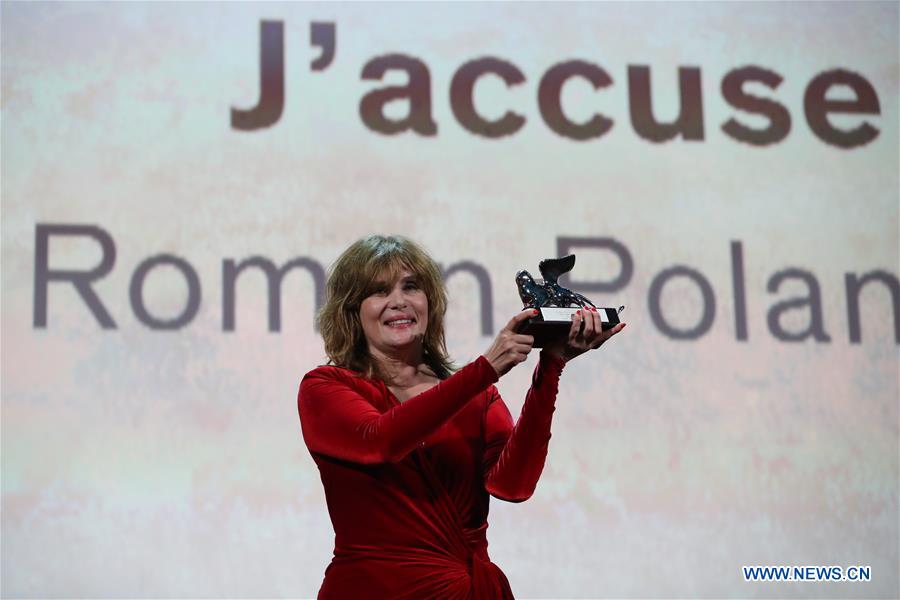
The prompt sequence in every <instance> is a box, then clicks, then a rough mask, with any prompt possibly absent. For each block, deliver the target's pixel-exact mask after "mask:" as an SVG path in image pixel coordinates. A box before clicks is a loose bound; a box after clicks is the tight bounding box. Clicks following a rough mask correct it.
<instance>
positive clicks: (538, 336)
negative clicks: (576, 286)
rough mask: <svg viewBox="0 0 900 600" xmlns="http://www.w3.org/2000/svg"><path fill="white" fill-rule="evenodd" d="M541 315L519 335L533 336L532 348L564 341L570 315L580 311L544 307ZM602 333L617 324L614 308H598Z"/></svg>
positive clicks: (533, 319)
mask: <svg viewBox="0 0 900 600" xmlns="http://www.w3.org/2000/svg"><path fill="white" fill-rule="evenodd" d="M538 310H540V311H541V314H539V315H536V316H534V317H532V318H530V319H528V321H526V322H525V323H526V324H525V326H524V327H523V328H522V330H521V331H520V332H519V333H524V334H525V335H533V336H534V348H543V347H544V346H546V345H547V344H550V343H552V342H555V341H558V340H560V339H565V338H566V337H568V335H569V329H570V328H571V327H572V315H574V314H575V313H576V312H578V311H579V310H581V308H580V307H578V306H573V307H569V308H557V307H545V308H540V309H538ZM597 313H598V314H599V315H600V321H601V324H602V325H601V326H602V329H603V331H607V330H608V329H612V328H613V327H615V326H616V325H618V324H619V312H618V311H617V310H616V309H614V308H598V309H597Z"/></svg>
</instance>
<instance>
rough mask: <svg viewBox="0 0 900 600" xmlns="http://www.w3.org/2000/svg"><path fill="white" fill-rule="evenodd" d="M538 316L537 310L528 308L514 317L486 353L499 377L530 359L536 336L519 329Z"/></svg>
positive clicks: (485, 355)
mask: <svg viewBox="0 0 900 600" xmlns="http://www.w3.org/2000/svg"><path fill="white" fill-rule="evenodd" d="M537 314H538V311H537V310H535V309H533V308H528V309H525V310H523V311H522V312H520V313H519V314H517V315H516V316H514V317H513V318H512V319H510V320H509V323H507V324H506V327H504V328H503V329H502V330H501V331H500V333H498V334H497V338H496V339H495V340H494V343H493V344H491V347H490V348H488V350H487V352H485V353H484V357H485V358H486V359H487V360H488V362H489V363H491V366H492V367H494V370H495V371H496V372H497V376H498V377H503V376H504V375H506V374H507V373H508V372H509V371H510V369H512V368H513V367H514V366H516V365H517V364H519V363H520V362H525V359H526V358H528V353H529V352H531V347H532V346H533V345H534V336H532V335H524V334H521V333H518V329H519V327H521V326H522V325H523V324H524V323H525V321H526V320H528V319H529V318H530V317H533V316H535V315H537Z"/></svg>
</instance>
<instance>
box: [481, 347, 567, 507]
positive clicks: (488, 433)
mask: <svg viewBox="0 0 900 600" xmlns="http://www.w3.org/2000/svg"><path fill="white" fill-rule="evenodd" d="M564 365H565V361H564V360H562V359H561V358H558V357H556V356H554V355H552V354H550V353H549V352H547V351H543V352H541V356H540V361H539V362H538V365H537V367H536V368H535V370H534V375H533V377H532V383H531V388H530V389H529V390H528V394H527V396H526V397H525V404H524V405H523V406H522V413H521V414H520V415H519V420H518V421H517V422H516V424H515V426H513V422H512V416H511V415H510V413H509V409H508V408H507V407H506V404H504V402H503V401H502V400H501V399H500V395H499V394H498V393H497V390H496V388H492V392H493V395H494V397H493V398H490V399H489V405H488V408H487V413H486V415H485V428H484V432H485V434H484V435H485V453H484V487H485V489H486V490H487V491H488V493H489V494H491V495H492V496H494V497H496V498H499V499H501V500H506V501H509V502H521V501H523V500H527V499H528V498H530V497H531V495H532V494H533V493H534V489H535V487H536V486H537V482H538V479H539V478H540V476H541V472H542V471H543V470H544V461H545V459H546V458H547V448H548V444H549V442H550V422H551V420H552V417H553V411H554V410H555V408H556V405H555V403H556V393H557V390H558V386H559V377H560V374H561V373H562V369H563V366H564Z"/></svg>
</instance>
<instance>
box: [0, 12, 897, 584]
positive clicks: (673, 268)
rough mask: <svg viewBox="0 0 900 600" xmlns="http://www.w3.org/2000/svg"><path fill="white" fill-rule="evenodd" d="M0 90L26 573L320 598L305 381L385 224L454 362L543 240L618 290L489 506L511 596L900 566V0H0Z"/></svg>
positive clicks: (8, 441) (19, 555)
mask: <svg viewBox="0 0 900 600" xmlns="http://www.w3.org/2000/svg"><path fill="white" fill-rule="evenodd" d="M0 100H2V219H3V221H2V234H3V236H2V252H3V255H2V259H3V264H2V266H3V270H2V294H3V295H2V300H3V303H2V316H3V322H2V342H3V347H2V358H3V362H2V468H3V470H2V594H3V596H9V597H13V596H23V597H56V596H77V597H83V596H90V597H139V596H140V597H171V596H177V597H225V596H228V597H234V596H239V597H260V596H262V597H274V596H314V595H315V594H316V591H317V590H318V587H319V584H320V582H321V579H322V574H323V571H324V569H325V566H326V565H327V564H328V561H329V560H330V554H331V550H332V547H333V546H332V543H333V539H332V531H331V526H330V523H329V520H328V516H327V512H326V507H325V503H324V496H323V492H322V487H321V482H320V480H319V475H318V472H317V471H316V468H315V466H314V464H313V462H312V460H311V458H310V456H309V454H308V453H307V450H306V448H305V446H304V444H303V440H302V438H301V435H300V426H299V421H298V417H297V410H296V391H297V387H298V383H299V381H300V378H301V377H302V375H303V374H304V373H305V372H306V371H308V370H309V369H311V368H313V367H315V366H316V365H318V364H321V363H323V362H324V361H325V357H324V355H323V351H322V344H321V338H320V337H319V335H318V334H317V333H316V331H315V328H314V323H313V315H314V312H315V309H316V306H317V304H318V303H319V302H320V301H321V297H322V292H323V289H322V285H323V282H324V277H325V274H326V273H327V269H328V267H329V265H330V264H331V263H332V262H333V261H334V259H335V258H336V257H337V256H338V255H339V253H340V252H341V251H342V250H343V249H344V248H346V247H347V246H348V245H349V244H350V243H352V242H353V241H354V240H356V239H358V238H359V237H361V236H363V235H366V234H369V233H373V232H379V233H399V234H403V235H407V236H410V237H411V238H413V239H415V240H417V241H419V242H420V243H422V244H423V245H424V246H425V247H426V248H427V249H428V250H429V251H430V252H431V253H432V254H433V256H434V257H435V258H436V259H437V260H438V261H439V262H440V263H441V265H442V266H443V268H444V269H445V270H446V273H447V285H448V287H449V292H450V296H451V298H452V301H451V305H450V308H449V312H448V315H447V331H448V332H449V339H448V343H449V348H450V350H451V352H452V355H453V357H454V358H455V360H456V361H457V362H458V363H459V364H460V365H462V364H465V363H466V362H468V361H470V360H473V359H474V358H476V357H477V356H478V355H479V354H481V353H482V352H483V351H484V350H485V349H486V348H487V347H488V345H489V344H490V342H491V340H492V337H493V336H494V335H495V334H496V332H497V331H498V330H499V328H500V327H502V325H503V324H504V323H505V322H506V321H507V320H508V319H509V317H510V316H511V315H513V314H514V313H515V312H516V311H517V310H519V309H520V308H521V302H520V301H519V299H518V296H517V293H516V288H515V284H514V280H513V278H514V275H515V273H516V271H517V270H519V269H523V268H527V269H530V270H532V271H533V272H534V271H536V267H537V263H538V261H539V260H540V259H542V258H545V257H550V256H557V255H561V254H565V253H569V252H574V253H575V254H576V255H577V256H578V262H577V264H576V266H575V270H574V272H573V273H572V277H571V278H570V279H569V283H570V284H571V285H572V286H573V287H574V288H575V289H577V290H579V291H581V292H583V293H585V294H587V295H589V296H591V297H592V298H593V299H594V300H595V301H596V302H598V303H599V304H600V305H604V306H615V307H618V306H619V305H625V307H626V309H625V312H624V313H623V318H624V320H625V321H627V323H628V328H627V329H626V330H625V331H624V332H623V334H622V335H620V336H618V337H616V338H615V339H614V340H613V341H611V343H609V344H608V345H607V346H605V347H604V348H602V350H600V351H598V352H593V353H591V354H590V355H587V356H584V357H582V358H579V359H577V360H576V361H574V362H573V363H571V364H569V365H568V366H567V367H566V369H565V373H564V375H563V379H562V382H561V386H560V394H559V401H558V409H557V411H556V413H555V417H554V423H553V439H552V440H551V442H550V453H549V457H548V460H547V466H546V468H545V470H544V474H543V477H542V479H541V481H540V483H539V485H538V488H537V491H536V493H535V495H534V497H533V498H531V499H530V500H529V501H528V502H525V503H523V504H517V505H513V504H506V503H504V502H501V501H497V500H495V501H493V502H492V504H491V517H490V524H491V527H490V532H489V539H490V544H491V546H490V552H491V556H492V558H493V560H494V561H495V562H496V563H497V564H499V565H500V566H501V567H502V568H503V569H504V571H505V572H506V574H507V575H508V576H509V579H510V581H511V583H512V587H513V590H514V591H515V592H516V594H517V595H518V596H521V597H523V598H533V597H553V598H557V597H577V598H584V597H606V596H618V597H666V596H680V597H724V596H740V597H897V596H898V594H900V584H898V568H897V564H898V456H900V449H898V364H900V363H898V343H900V332H898V327H900V324H898V306H900V290H898V141H900V140H898V115H897V113H898V4H897V3H896V2H886V3H879V2H865V3H846V4H845V3H837V2H834V3H832V2H828V3H822V4H819V3H812V2H801V3H769V2H760V3H738V2H727V3H726V2H715V3H671V4H668V3H665V4H656V3H633V4H632V3H629V4H590V3H588V4H585V3H573V4H530V3H529V4H506V3H496V4H470V3H463V4H436V3H423V4H408V3H398V4H379V3H362V4H347V5H341V4H322V5H320V4H259V3H148V4H141V3H78V2H73V3H59V4H43V3H9V2H4V3H3V5H2V97H0ZM535 361H536V356H535V355H532V356H531V357H530V358H529V361H528V362H527V363H526V364H523V365H521V366H519V367H518V368H516V369H515V370H514V371H513V372H512V373H511V374H509V375H508V376H507V377H505V378H503V379H502V380H501V381H500V383H499V388H500V390H501V393H502V394H503V396H504V398H505V399H506V401H507V403H508V404H509V405H510V407H511V410H512V412H513V413H514V415H515V414H518V410H519V408H520V407H521V404H522V401H523V399H524V393H525V390H526V388H527V385H528V383H529V380H530V375H531V371H532V369H533V367H534V365H535ZM361 510H362V508H361ZM767 565H773V566H774V565H783V566H804V567H805V566H838V567H841V569H842V571H841V573H842V574H843V575H845V576H846V575H847V574H848V573H850V571H849V569H848V568H849V567H855V566H862V567H864V568H867V569H868V571H865V570H864V571H860V573H862V574H863V575H865V573H868V574H869V577H868V579H869V580H868V581H839V582H828V581H813V582H810V581H806V582H796V581H795V582H781V583H775V582H765V583H761V582H753V581H745V571H744V570H743V569H742V567H745V566H767ZM792 573H793V572H792ZM804 573H805V571H804ZM853 573H856V572H855V571H854V572H853ZM825 576H827V575H825Z"/></svg>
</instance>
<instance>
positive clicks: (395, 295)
mask: <svg viewBox="0 0 900 600" xmlns="http://www.w3.org/2000/svg"><path fill="white" fill-rule="evenodd" d="M388 300H389V301H390V305H391V306H392V307H398V308H399V307H403V306H406V296H405V295H404V294H403V290H401V289H399V288H396V289H394V290H393V291H392V292H391V295H390V296H388Z"/></svg>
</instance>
